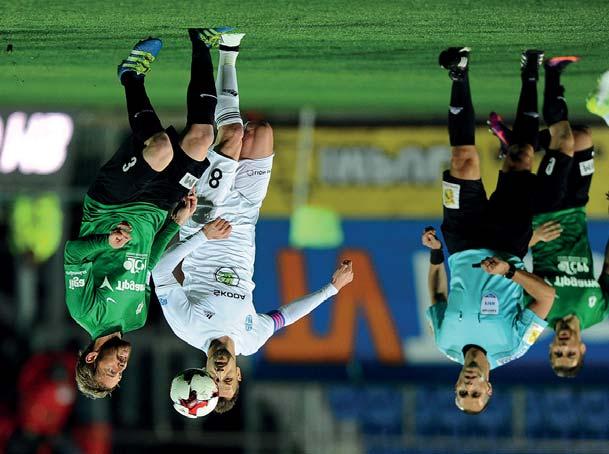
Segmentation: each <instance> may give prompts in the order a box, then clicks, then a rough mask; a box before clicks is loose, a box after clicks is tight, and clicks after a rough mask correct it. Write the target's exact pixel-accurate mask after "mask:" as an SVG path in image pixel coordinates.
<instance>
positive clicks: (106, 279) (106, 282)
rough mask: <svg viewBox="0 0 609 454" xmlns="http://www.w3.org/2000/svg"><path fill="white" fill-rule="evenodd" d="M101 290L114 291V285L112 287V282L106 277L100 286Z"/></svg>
mask: <svg viewBox="0 0 609 454" xmlns="http://www.w3.org/2000/svg"><path fill="white" fill-rule="evenodd" d="M99 288H100V289H102V288H107V289H109V290H114V289H113V288H112V285H110V281H109V280H108V276H104V282H102V285H100V286H99Z"/></svg>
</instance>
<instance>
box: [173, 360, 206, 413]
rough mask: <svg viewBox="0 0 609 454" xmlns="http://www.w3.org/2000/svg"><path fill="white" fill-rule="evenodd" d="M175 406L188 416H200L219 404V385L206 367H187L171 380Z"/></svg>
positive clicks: (179, 411)
mask: <svg viewBox="0 0 609 454" xmlns="http://www.w3.org/2000/svg"><path fill="white" fill-rule="evenodd" d="M169 396H170V397H171V401H172V402H173V408H175V410H176V411H177V412H178V413H180V414H181V415H184V416H186V417H187V418H200V417H202V416H205V415H207V414H209V413H211V412H212V411H213V410H214V408H216V405H217V404H218V386H216V383H215V382H214V380H213V379H212V378H211V377H210V375H209V374H208V373H207V372H206V371H205V369H186V370H185V371H184V372H181V373H179V374H178V375H176V377H175V378H174V379H173V380H172V381H171V390H170V391H169Z"/></svg>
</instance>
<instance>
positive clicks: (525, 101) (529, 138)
mask: <svg viewBox="0 0 609 454" xmlns="http://www.w3.org/2000/svg"><path fill="white" fill-rule="evenodd" d="M538 131H539V112H538V109H537V80H535V78H534V77H532V76H531V77H528V76H527V75H525V74H523V75H522V87H521V89H520V98H518V110H517V111H516V120H515V121H514V142H515V143H516V144H518V145H526V144H529V145H532V146H533V147H536V146H537V136H538V134H539V132H538Z"/></svg>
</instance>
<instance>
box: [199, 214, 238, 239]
mask: <svg viewBox="0 0 609 454" xmlns="http://www.w3.org/2000/svg"><path fill="white" fill-rule="evenodd" d="M232 229H233V228H232V227H231V225H230V224H229V223H228V221H227V220H225V219H222V218H216V219H214V220H213V221H211V222H209V223H208V224H205V226H204V227H203V229H202V231H203V234H204V235H205V236H206V237H207V239H208V240H224V239H226V238H228V236H229V235H230V232H231V230H232Z"/></svg>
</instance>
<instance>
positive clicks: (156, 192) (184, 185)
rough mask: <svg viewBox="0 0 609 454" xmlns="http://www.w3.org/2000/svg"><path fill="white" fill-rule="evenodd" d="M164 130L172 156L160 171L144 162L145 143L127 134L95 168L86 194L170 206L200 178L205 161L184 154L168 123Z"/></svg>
mask: <svg viewBox="0 0 609 454" xmlns="http://www.w3.org/2000/svg"><path fill="white" fill-rule="evenodd" d="M165 132H166V133H167V135H168V136H169V139H170V140H171V145H172V148H173V159H172V160H171V162H170V163H169V165H168V166H167V167H166V168H165V169H164V170H163V171H161V172H156V171H155V170H153V169H152V168H151V167H150V166H149V165H148V163H147V162H146V161H145V160H144V157H143V155H142V151H143V150H144V148H145V145H144V144H143V143H142V142H140V141H138V140H137V139H135V137H134V136H130V137H129V138H127V140H125V142H123V144H122V145H121V146H120V147H119V149H118V150H117V151H116V153H114V155H113V156H112V158H110V160H109V161H108V162H107V163H106V164H104V165H103V166H102V168H101V169H100V170H99V172H98V174H97V177H96V178H95V181H94V182H93V184H92V185H91V187H90V188H89V191H88V192H87V194H88V195H89V196H90V197H91V198H93V199H94V200H96V201H98V202H101V203H104V204H107V205H118V204H125V203H133V202H148V203H153V204H154V205H156V206H158V207H159V208H162V209H165V210H168V211H171V210H173V208H174V207H175V206H176V205H177V203H178V202H179V201H180V200H181V199H182V198H183V197H184V196H185V195H186V194H188V191H189V190H190V189H191V188H192V187H193V186H194V185H195V183H196V182H197V181H198V179H199V178H201V175H202V174H203V172H204V171H205V169H207V167H208V166H209V161H208V160H207V159H205V160H204V161H195V160H194V159H192V158H191V157H190V156H188V155H187V154H186V153H185V152H184V150H182V148H181V147H180V145H179V142H180V138H179V136H178V133H177V132H176V130H175V128H173V127H172V126H170V127H169V128H167V129H166V130H165Z"/></svg>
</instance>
